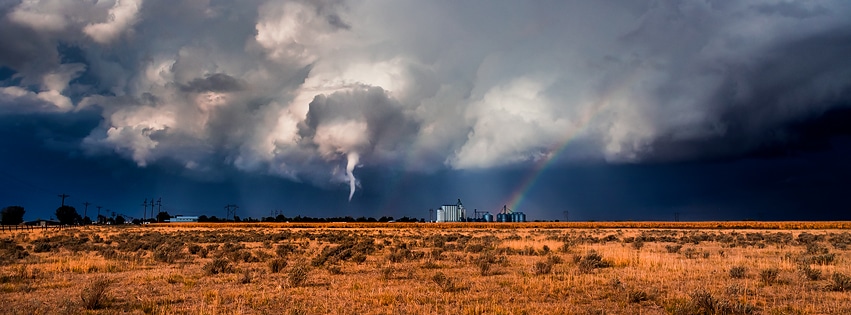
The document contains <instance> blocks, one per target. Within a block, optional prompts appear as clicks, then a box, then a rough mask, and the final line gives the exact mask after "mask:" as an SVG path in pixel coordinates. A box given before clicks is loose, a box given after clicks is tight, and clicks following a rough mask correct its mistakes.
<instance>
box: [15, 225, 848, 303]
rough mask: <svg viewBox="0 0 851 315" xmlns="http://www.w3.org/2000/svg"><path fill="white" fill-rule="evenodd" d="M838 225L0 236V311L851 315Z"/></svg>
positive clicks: (274, 228) (226, 228)
mask: <svg viewBox="0 0 851 315" xmlns="http://www.w3.org/2000/svg"><path fill="white" fill-rule="evenodd" d="M848 228H849V226H848V223H843V222H828V223H801V222H784V223H763V222H732V223H727V222H723V223H722V222H703V223H529V224H393V223H391V224H342V223H340V224H230V225H225V224H215V225H213V224H211V225H205V224H172V225H166V224H161V225H150V226H126V227H80V228H74V229H66V230H56V231H54V230H49V231H5V232H0V314H80V313H82V314H114V313H130V314H851V251H849V250H848V247H849V246H851V233H849V231H848V230H847V229H848Z"/></svg>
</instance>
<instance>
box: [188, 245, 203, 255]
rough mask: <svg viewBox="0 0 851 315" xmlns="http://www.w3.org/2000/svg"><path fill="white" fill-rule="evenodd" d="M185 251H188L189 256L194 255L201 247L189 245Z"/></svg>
mask: <svg viewBox="0 0 851 315" xmlns="http://www.w3.org/2000/svg"><path fill="white" fill-rule="evenodd" d="M187 249H188V250H189V253H190V254H192V255H195V254H198V253H199V252H200V251H201V249H202V247H201V245H198V244H190V245H189V246H188V247H187Z"/></svg>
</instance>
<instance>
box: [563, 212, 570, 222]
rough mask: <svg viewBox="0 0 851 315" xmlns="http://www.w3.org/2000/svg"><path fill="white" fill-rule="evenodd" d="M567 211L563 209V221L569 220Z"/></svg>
mask: <svg viewBox="0 0 851 315" xmlns="http://www.w3.org/2000/svg"><path fill="white" fill-rule="evenodd" d="M567 214H568V213H567V211H564V222H567V221H570V220H569V219H568V216H567Z"/></svg>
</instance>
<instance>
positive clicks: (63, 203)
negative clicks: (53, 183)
mask: <svg viewBox="0 0 851 315" xmlns="http://www.w3.org/2000/svg"><path fill="white" fill-rule="evenodd" d="M58 196H59V198H62V206H63V207H64V206H65V198H68V197H71V196H70V195H68V194H61V195H58Z"/></svg>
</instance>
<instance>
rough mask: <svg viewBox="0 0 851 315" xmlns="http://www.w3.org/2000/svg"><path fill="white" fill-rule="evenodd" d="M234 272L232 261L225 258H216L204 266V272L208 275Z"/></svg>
mask: <svg viewBox="0 0 851 315" xmlns="http://www.w3.org/2000/svg"><path fill="white" fill-rule="evenodd" d="M233 271H234V270H233V266H231V264H230V261H228V260H227V259H225V258H215V259H213V261H211V262H209V263H207V264H206V265H204V272H205V273H206V274H208V275H215V274H220V273H232V272H233Z"/></svg>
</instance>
